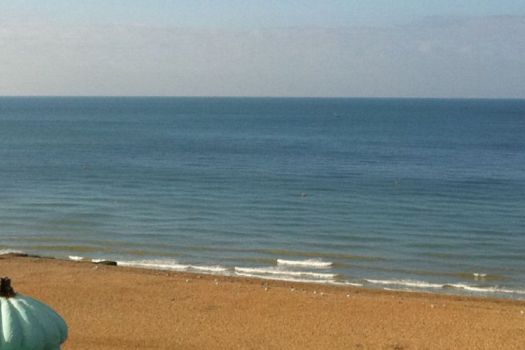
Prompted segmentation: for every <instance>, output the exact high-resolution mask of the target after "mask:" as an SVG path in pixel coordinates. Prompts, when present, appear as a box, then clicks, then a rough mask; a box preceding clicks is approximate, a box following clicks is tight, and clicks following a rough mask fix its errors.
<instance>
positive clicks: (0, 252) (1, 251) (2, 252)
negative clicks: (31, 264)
mask: <svg viewBox="0 0 525 350" xmlns="http://www.w3.org/2000/svg"><path fill="white" fill-rule="evenodd" d="M7 254H26V252H24V251H21V250H16V249H0V255H7Z"/></svg>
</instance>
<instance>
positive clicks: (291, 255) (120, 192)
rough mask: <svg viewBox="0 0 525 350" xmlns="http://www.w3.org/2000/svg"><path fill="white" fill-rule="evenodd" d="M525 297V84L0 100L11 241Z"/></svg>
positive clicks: (0, 157)
mask: <svg viewBox="0 0 525 350" xmlns="http://www.w3.org/2000/svg"><path fill="white" fill-rule="evenodd" d="M9 251H24V252H28V253H36V254H41V255H46V256H55V257H61V258H66V259H67V258H71V259H81V258H82V259H111V260H117V261H118V262H119V264H121V265H132V266H141V267H145V268H159V269H171V270H181V271H194V272H202V273H219V274H228V275H240V276H255V277H261V278H270V279H286V280H300V281H310V282H315V283H333V284H351V285H363V286H365V287H376V288H390V289H402V290H417V291H431V292H443V293H456V294H457V293H459V294H462V293H467V294H475V295H481V296H498V297H510V298H515V299H525V100H439V99H310V98H301V99H277V98H7V97H4V98H0V253H1V252H3V253H5V252H9Z"/></svg>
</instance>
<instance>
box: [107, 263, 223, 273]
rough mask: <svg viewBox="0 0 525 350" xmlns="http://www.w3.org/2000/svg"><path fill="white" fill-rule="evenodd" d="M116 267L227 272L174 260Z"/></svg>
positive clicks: (214, 267)
mask: <svg viewBox="0 0 525 350" xmlns="http://www.w3.org/2000/svg"><path fill="white" fill-rule="evenodd" d="M117 265H118V266H125V267H136V268H143V269H152V270H166V271H198V272H200V273H211V274H214V273H225V272H227V271H228V269H227V268H225V267H223V266H205V265H189V264H180V263H179V262H177V261H176V260H132V261H117Z"/></svg>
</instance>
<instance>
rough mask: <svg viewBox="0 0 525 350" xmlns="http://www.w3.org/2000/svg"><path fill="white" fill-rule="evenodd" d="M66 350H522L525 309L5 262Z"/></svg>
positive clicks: (461, 299) (52, 262)
mask: <svg viewBox="0 0 525 350" xmlns="http://www.w3.org/2000/svg"><path fill="white" fill-rule="evenodd" d="M0 274H1V275H7V276H9V277H11V279H12V280H13V286H14V288H15V290H17V291H18V292H20V293H22V294H26V295H29V296H32V297H35V298H37V299H39V300H42V301H43V302H45V303H47V304H49V305H50V306H52V307H53V308H54V309H55V310H57V311H58V312H59V313H60V314H61V315H62V316H63V317H64V318H65V319H66V322H67V323H68V325H69V327H70V338H69V340H68V341H67V342H66V344H65V346H64V348H63V349H66V350H68V349H91V350H98V349H174V348H177V349H201V348H213V349H247V348H249V349H258V348H259V349H281V348H286V349H325V348H330V349H353V348H355V349H367V348H374V349H375V348H380V349H382V348H384V349H414V348H430V349H453V348H466V349H469V348H476V349H493V348H506V349H519V348H522V346H523V344H524V343H525V315H524V313H525V302H523V301H519V300H511V299H497V298H490V297H470V296H457V295H445V294H437V293H422V292H402V291H386V290H378V289H369V288H364V287H352V286H334V285H325V284H312V283H300V282H286V281H274V280H261V279H255V278H247V277H237V276H222V275H208V274H196V273H191V272H173V271H159V270H149V269H139V268H132V267H115V266H108V265H101V264H95V263H91V262H75V261H68V260H59V259H54V258H45V257H34V256H26V257H22V256H15V255H4V256H0Z"/></svg>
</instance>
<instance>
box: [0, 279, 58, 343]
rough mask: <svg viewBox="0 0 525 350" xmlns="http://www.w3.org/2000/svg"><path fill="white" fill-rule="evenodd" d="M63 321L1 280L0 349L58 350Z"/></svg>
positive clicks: (53, 312)
mask: <svg viewBox="0 0 525 350" xmlns="http://www.w3.org/2000/svg"><path fill="white" fill-rule="evenodd" d="M66 339H67V324H66V322H65V321H64V320H63V319H62V317H60V315H59V314H57V313H56V312H55V311H53V310H52V309H51V308H50V307H49V306H47V305H46V304H44V303H41V302H40V301H38V300H35V299H33V298H30V297H27V296H25V295H22V294H20V293H15V291H14V290H13V288H12V287H11V280H10V279H9V278H2V279H1V280H0V350H60V345H61V344H62V343H63V342H64V341H66Z"/></svg>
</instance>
